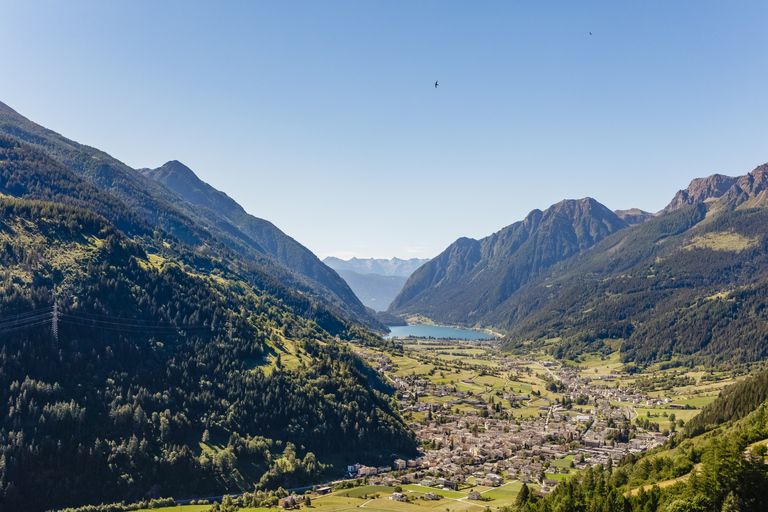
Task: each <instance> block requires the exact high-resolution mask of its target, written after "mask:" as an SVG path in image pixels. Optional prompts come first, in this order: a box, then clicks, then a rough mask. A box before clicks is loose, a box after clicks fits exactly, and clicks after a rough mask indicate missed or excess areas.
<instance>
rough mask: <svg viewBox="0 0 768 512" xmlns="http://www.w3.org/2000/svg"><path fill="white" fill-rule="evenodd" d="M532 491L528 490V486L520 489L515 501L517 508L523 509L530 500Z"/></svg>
mask: <svg viewBox="0 0 768 512" xmlns="http://www.w3.org/2000/svg"><path fill="white" fill-rule="evenodd" d="M530 493H531V491H530V490H529V489H528V485H527V484H523V486H522V487H521V488H520V492H519V493H517V499H515V506H516V507H518V508H519V507H521V506H523V505H525V504H526V503H528V499H529V498H530Z"/></svg>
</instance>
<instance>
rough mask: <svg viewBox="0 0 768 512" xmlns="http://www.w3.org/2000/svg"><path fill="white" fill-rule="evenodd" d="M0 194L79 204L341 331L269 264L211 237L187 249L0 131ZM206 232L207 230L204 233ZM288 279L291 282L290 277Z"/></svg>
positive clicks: (154, 246) (157, 249)
mask: <svg viewBox="0 0 768 512" xmlns="http://www.w3.org/2000/svg"><path fill="white" fill-rule="evenodd" d="M0 192H1V193H3V194H6V195H11V196H14V197H22V198H25V199H37V200H44V201H56V202H62V203H65V204H69V205H73V206H79V207H82V208H85V209H88V210H90V211H92V212H94V213H97V214H99V215H102V216H104V217H105V218H106V219H107V220H109V221H110V222H112V223H113V224H114V225H115V226H116V227H119V229H120V230H121V231H123V233H125V234H128V235H129V236H130V237H131V238H132V239H133V240H134V241H135V242H137V243H140V244H141V245H142V246H144V247H145V248H146V249H147V250H148V251H149V252H151V253H154V254H157V255H159V256H162V257H166V258H173V259H177V260H179V261H183V262H184V263H186V264H188V265H191V266H193V267H195V268H197V269H199V271H200V272H210V271H224V270H227V271H230V272H234V273H237V274H238V275H239V276H240V277H241V278H242V279H244V280H246V281H247V282H248V283H249V284H250V285H252V286H255V287H257V288H258V289H260V290H262V291H264V292H266V293H269V294H270V295H272V296H274V297H276V298H279V299H280V300H282V301H283V302H284V304H286V305H290V307H291V308H292V309H293V311H294V312H295V313H296V314H299V315H301V316H303V317H304V318H306V319H308V320H313V321H316V322H317V323H319V324H320V325H321V326H323V328H324V329H327V330H329V331H330V332H333V333H335V332H337V331H338V330H340V329H341V330H343V329H345V327H344V326H345V322H344V321H342V320H341V319H340V318H338V316H337V315H336V314H334V313H333V312H332V311H330V310H329V309H328V308H326V307H325V306H324V305H322V304H320V303H318V302H317V301H313V300H311V299H309V298H307V296H306V295H305V294H303V293H300V292H298V291H296V290H295V289H292V288H290V287H288V286H287V285H286V284H285V281H286V280H283V281H280V280H278V279H277V277H275V274H274V273H271V272H268V271H267V270H268V269H270V268H271V267H267V269H265V267H264V266H263V265H259V264H257V263H255V262H253V261H251V260H248V259H247V258H242V257H239V256H238V255H237V254H234V253H233V252H232V251H231V250H230V249H228V248H227V247H225V246H224V245H223V244H221V243H219V242H217V241H216V240H215V239H213V238H211V237H207V238H205V239H203V240H204V241H205V244H204V245H198V246H196V247H194V248H190V247H189V246H187V245H186V244H184V243H182V242H180V241H179V240H178V239H177V238H175V237H173V236H171V235H169V234H168V233H166V232H165V231H163V230H161V229H157V228H156V227H153V226H151V225H150V224H149V223H148V221H147V220H146V219H144V218H143V217H141V216H140V215H138V214H136V213H134V211H133V210H132V209H131V208H129V207H128V206H127V205H125V203H124V202H123V201H121V200H120V199H117V198H115V197H114V196H112V195H111V194H109V193H108V192H105V191H103V190H100V189H98V188H96V187H95V186H93V185H91V184H90V183H89V182H87V181H85V180H84V179H83V178H81V177H79V176H77V175H76V174H74V173H73V172H71V171H70V170H68V169H67V168H65V167H64V166H63V165H61V164H60V163H58V162H57V161H55V160H53V159H51V158H50V157H48V156H46V155H44V154H43V153H41V152H40V151H39V150H37V149H35V148H34V147H32V146H29V145H27V144H24V143H21V142H18V141H16V140H14V139H10V138H7V137H5V136H3V135H0ZM203 234H204V235H205V233H204V232H203ZM288 282H289V283H291V282H293V281H291V280H288Z"/></svg>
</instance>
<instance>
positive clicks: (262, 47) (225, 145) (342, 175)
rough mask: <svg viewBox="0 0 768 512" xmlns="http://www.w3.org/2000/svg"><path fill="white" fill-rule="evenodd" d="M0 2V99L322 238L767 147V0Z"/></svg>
mask: <svg viewBox="0 0 768 512" xmlns="http://www.w3.org/2000/svg"><path fill="white" fill-rule="evenodd" d="M0 8H2V13H3V14H2V28H1V29H0V52H1V54H2V55H3V58H2V65H1V66H2V71H0V101H3V102H4V103H6V104H8V105H9V106H11V107H12V108H14V109H16V110H17V111H18V112H20V113H21V114H23V115H25V116H27V117H28V118H30V119H32V120H33V121H35V122H37V123H39V124H41V125H44V126H46V127H48V128H51V129H53V130H55V131H57V132H59V133H61V134H63V135H65V136H67V137H69V138H72V139H75V140H77V141H78V142H81V143H84V144H88V145H91V146H95V147H98V148H99V149H102V150H104V151H106V152H108V153H110V154H111V155H113V156H115V157H116V158H118V159H120V160H122V161H124V162H126V163H127V164H129V165H131V166H132V167H136V168H140V167H158V166H160V165H162V164H163V163H165V162H166V161H168V160H173V159H175V160H180V161H181V162H183V163H185V164H186V165H188V166H189V167H190V168H192V170H194V171H195V172H196V173H197V174H198V176H200V177H201V178H202V179H203V180H205V181H207V182H208V183H210V184H211V185H213V186H215V187H216V188H218V189H220V190H223V191H224V192H226V193H227V194H229V195H230V196H231V197H233V198H234V199H236V200H237V201H238V202H240V204H242V205H243V206H244V207H245V209H246V210H247V211H248V212H249V213H252V214H254V215H256V216H258V217H262V218H266V219H268V220H270V221H272V222H274V223H275V224H276V225H277V226H278V227H280V228H281V229H282V230H283V231H285V232H286V233H288V234H289V235H291V236H292V237H294V238H295V239H297V240H298V241H300V242H301V243H303V244H304V245H306V246H307V247H308V248H310V249H311V250H312V251H314V252H315V253H316V254H318V255H319V256H320V257H324V256H327V255H336V256H340V257H351V256H359V257H370V256H374V257H392V256H398V257H401V258H407V257H433V256H435V255H437V254H438V253H440V252H441V251H442V250H443V249H445V248H446V247H447V246H448V245H449V244H450V243H452V242H453V241H454V240H456V239H457V238H459V237H461V236H469V237H472V238H482V237H484V236H487V235H489V234H491V233H493V232H494V231H497V230H499V229H500V228H502V227H504V226H506V225H509V224H511V223H513V222H515V221H517V220H520V219H522V218H523V217H524V216H525V215H526V214H527V213H528V212H529V211H530V210H532V209H534V208H539V209H542V210H543V209H545V208H547V207H548V206H549V205H551V204H553V203H555V202H557V201H560V200H561V199H566V198H581V197H585V196H592V197H594V198H596V199H597V200H598V201H600V202H602V203H603V204H605V205H606V206H608V207H610V208H612V209H625V208H631V207H638V208H642V209H644V210H647V211H658V210H659V209H661V208H663V207H664V206H665V205H666V204H667V203H668V202H669V200H670V199H671V198H672V196H673V195H674V193H675V192H676V191H677V190H678V189H681V188H685V187H686V186H687V185H688V183H689V182H690V180H691V179H693V178H696V177H701V176H707V175H710V174H713V173H723V174H730V175H738V174H745V173H747V172H749V171H751V170H752V169H753V168H754V167H756V166H757V165H759V164H762V163H765V162H768V87H767V86H766V84H768V39H767V38H766V36H765V27H766V26H768V2H765V1H754V2H742V1H734V2H722V1H720V2H706V1H699V0H696V1H684V0H680V1H673V2H670V1H668V0H664V1H642V2H625V1H622V2H587V1H562V2H555V1H541V2H538V1H537V2H533V1H511V0H507V1H500V2H494V1H483V2H466V1H462V2H450V1H436V2H428V1H423V2H422V1H411V0H409V1H403V2H394V1H386V2H383V1H382V2H368V1H347V2H334V1H312V2H309V1H307V2H290V1H279V2H278V1H274V2H263V1H243V2H193V1H189V0H183V1H160V2H157V1H143V0H132V1H123V2H118V1H108V2H104V1H102V0H97V1H96V0H94V1H79V0H71V1H66V2H62V1H60V0H55V1H33V2H30V1H28V0H23V1H22V0H0ZM590 32H591V33H592V35H590ZM435 80H439V82H440V86H439V87H438V88H437V89H435V87H434V82H435Z"/></svg>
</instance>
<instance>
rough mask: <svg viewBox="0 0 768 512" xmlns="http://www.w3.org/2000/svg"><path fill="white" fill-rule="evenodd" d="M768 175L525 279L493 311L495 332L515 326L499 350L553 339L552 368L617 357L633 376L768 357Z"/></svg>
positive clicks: (703, 197)
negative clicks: (583, 358) (591, 357)
mask: <svg viewBox="0 0 768 512" xmlns="http://www.w3.org/2000/svg"><path fill="white" fill-rule="evenodd" d="M765 171H766V166H761V167H758V168H757V169H755V171H753V172H752V173H750V174H748V175H746V176H741V177H738V178H734V179H733V180H731V183H732V184H731V186H730V187H728V189H727V190H726V191H725V192H722V189H720V192H722V193H721V194H720V195H719V197H716V198H712V197H711V196H708V195H707V194H703V193H702V194H698V193H697V194H689V195H688V197H692V196H695V197H698V198H699V199H700V202H698V203H695V204H692V205H688V206H683V207H680V208H677V209H672V211H671V212H669V213H665V214H662V215H659V216H658V217H656V218H654V219H652V220H650V221H648V222H646V223H644V224H641V225H637V226H632V227H630V228H627V229H626V230H622V231H619V232H617V233H615V234H613V235H611V236H610V237H607V238H606V239H605V240H603V241H601V242H600V243H598V244H596V245H595V246H594V247H591V248H589V249H587V250H585V251H583V252H582V253H580V254H578V255H576V256H574V257H573V258H571V259H569V260H567V261H564V262H562V263H561V264H559V265H557V266H554V267H552V269H550V271H549V272H547V273H544V274H542V275H540V276H538V277H537V278H536V279H534V280H532V281H531V282H530V283H528V284H527V285H526V286H525V287H523V288H522V289H521V290H520V291H519V292H518V293H517V294H516V295H515V296H514V297H512V298H511V299H510V300H509V301H508V303H507V304H505V307H504V308H500V309H499V311H500V312H503V314H505V315H509V316H507V317H505V318H503V319H501V318H500V319H497V321H499V322H502V321H505V322H507V323H508V324H509V325H511V326H512V328H511V329H510V331H509V333H508V336H507V343H506V348H507V349H509V350H517V349H521V348H522V347H530V344H531V343H533V344H534V345H537V344H540V345H543V344H545V343H547V340H551V339H557V338H559V339H560V341H559V342H558V343H555V344H552V345H551V350H552V353H553V354H554V355H556V356H557V357H566V358H572V357H576V356H577V355H579V354H580V353H583V352H585V351H602V352H605V353H608V352H611V351H613V350H615V349H617V348H620V349H621V353H622V355H621V357H622V360H623V361H625V362H628V363H635V364H638V365H645V364H648V363H651V362H654V361H665V360H670V359H673V358H674V361H675V362H674V363H673V364H696V363H704V364H734V363H745V362H752V361H757V360H760V359H763V358H766V357H768V327H766V326H768V317H766V311H767V310H768V308H766V306H767V305H768V304H767V302H768V299H766V297H768V209H767V208H765V207H764V204H765V203H764V201H763V198H764V194H765V188H764V187H763V185H762V183H763V182H764V180H765V174H766V172H765ZM701 182H702V181H701V180H695V181H694V183H693V185H692V187H693V188H696V187H698V185H699V184H701ZM739 183H741V185H739ZM671 364H672V363H671Z"/></svg>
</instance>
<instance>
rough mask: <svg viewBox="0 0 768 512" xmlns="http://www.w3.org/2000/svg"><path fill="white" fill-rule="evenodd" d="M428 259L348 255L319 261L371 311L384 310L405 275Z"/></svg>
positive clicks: (397, 290)
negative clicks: (341, 279) (344, 257)
mask: <svg viewBox="0 0 768 512" xmlns="http://www.w3.org/2000/svg"><path fill="white" fill-rule="evenodd" d="M427 261H429V260H428V259H419V258H411V259H409V260H402V259H400V258H392V259H385V258H351V259H349V260H342V259H339V258H335V257H333V256H329V257H327V258H324V259H323V263H325V264H326V265H328V266H329V267H331V268H332V269H334V270H335V271H336V272H338V274H339V275H340V276H341V277H342V278H344V280H345V281H346V282H347V284H349V287H350V288H352V291H354V292H355V295H357V296H358V297H359V298H360V301H361V302H362V303H363V304H364V305H365V306H367V307H369V308H371V309H373V310H375V311H384V310H386V309H387V308H388V307H389V305H390V303H391V302H392V300H394V298H395V297H396V296H397V294H398V293H400V290H402V289H403V285H405V282H406V281H407V279H408V277H409V276H410V275H411V274H412V273H413V272H414V271H415V270H416V269H417V268H419V267H420V266H421V265H423V264H424V263H426V262H427Z"/></svg>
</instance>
